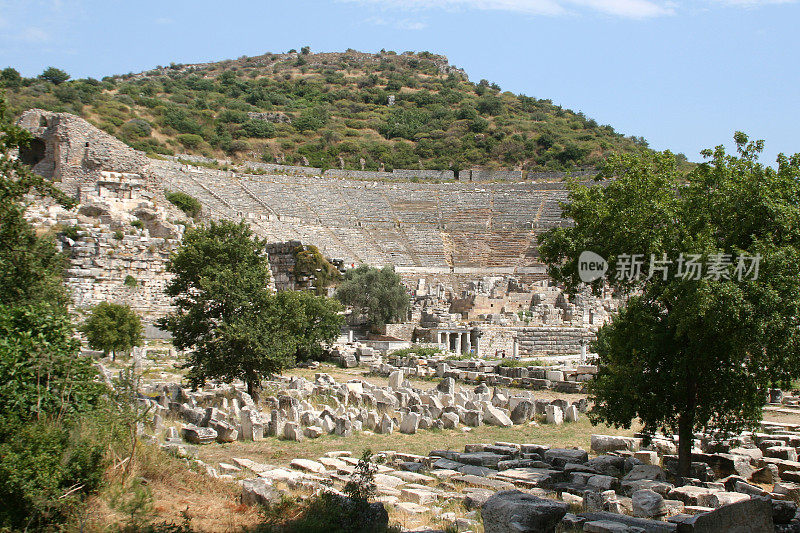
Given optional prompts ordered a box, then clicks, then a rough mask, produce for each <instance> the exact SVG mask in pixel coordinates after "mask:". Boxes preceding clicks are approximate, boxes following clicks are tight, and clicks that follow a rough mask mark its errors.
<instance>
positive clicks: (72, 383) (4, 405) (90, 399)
mask: <svg viewBox="0 0 800 533" xmlns="http://www.w3.org/2000/svg"><path fill="white" fill-rule="evenodd" d="M73 334H74V330H73V328H72V323H71V322H70V320H69V316H67V314H66V313H64V312H63V311H62V310H60V309H58V308H55V307H53V306H51V305H49V304H46V303H41V304H37V305H30V306H18V307H8V306H0V441H2V439H3V435H2V434H3V426H4V425H5V424H10V423H16V422H25V421H29V420H32V419H35V418H39V417H46V416H47V414H48V413H53V414H58V413H61V414H62V416H68V415H72V414H74V413H80V412H85V411H88V410H91V409H93V408H94V407H95V406H96V405H97V404H98V403H99V401H100V398H101V396H102V394H103V393H104V391H105V387H104V386H103V385H102V384H100V383H97V382H95V381H94V380H95V378H96V376H97V371H96V370H95V369H94V367H93V366H92V361H91V360H90V359H89V358H86V357H81V356H80V355H79V353H80V352H79V348H80V342H79V341H78V340H77V339H75V338H74V337H73ZM0 480H2V478H0Z"/></svg>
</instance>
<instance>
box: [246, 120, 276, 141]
mask: <svg viewBox="0 0 800 533" xmlns="http://www.w3.org/2000/svg"><path fill="white" fill-rule="evenodd" d="M239 131H240V132H241V133H242V136H243V137H257V138H259V139H269V138H272V137H275V125H274V124H272V123H271V122H267V121H266V120H248V121H247V122H245V123H244V124H242V127H241V129H240V130H239Z"/></svg>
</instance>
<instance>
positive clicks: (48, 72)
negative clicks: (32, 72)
mask: <svg viewBox="0 0 800 533" xmlns="http://www.w3.org/2000/svg"><path fill="white" fill-rule="evenodd" d="M39 77H40V78H41V79H43V80H45V81H49V82H52V83H54V84H56V85H58V84H60V83H64V82H65V81H67V80H68V79H69V78H70V75H69V74H67V73H66V72H64V71H63V70H61V69H60V68H56V67H47V68H46V69H45V71H44V72H42V73H41V74H39Z"/></svg>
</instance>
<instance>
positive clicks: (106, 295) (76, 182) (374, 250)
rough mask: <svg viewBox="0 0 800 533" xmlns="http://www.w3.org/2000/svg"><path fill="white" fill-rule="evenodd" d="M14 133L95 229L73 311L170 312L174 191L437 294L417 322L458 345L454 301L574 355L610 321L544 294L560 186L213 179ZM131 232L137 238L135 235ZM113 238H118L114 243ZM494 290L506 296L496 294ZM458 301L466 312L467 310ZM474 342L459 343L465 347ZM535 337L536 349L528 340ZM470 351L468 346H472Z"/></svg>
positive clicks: (255, 168) (59, 135) (107, 144)
mask: <svg viewBox="0 0 800 533" xmlns="http://www.w3.org/2000/svg"><path fill="white" fill-rule="evenodd" d="M19 123H20V124H21V125H22V126H23V127H24V128H26V129H28V130H29V131H31V132H32V133H33V135H34V137H35V141H34V143H32V144H31V146H30V147H29V148H28V149H27V150H24V151H23V152H22V153H21V154H20V157H21V158H22V159H23V160H25V161H26V162H28V163H29V164H31V165H32V166H33V167H34V169H35V170H36V171H37V172H39V173H40V174H42V175H44V176H46V177H48V178H50V179H52V180H54V181H55V182H57V183H59V186H60V187H61V188H62V189H63V190H64V191H66V192H67V193H69V194H71V195H74V196H75V197H76V198H78V199H79V201H80V204H81V207H80V208H79V211H78V213H79V215H84V216H86V215H89V216H90V217H92V216H93V217H94V218H92V219H91V220H90V221H95V223H92V224H86V222H87V220H84V224H83V226H84V227H87V233H88V234H90V235H88V236H87V237H86V238H85V239H84V240H82V241H81V242H77V243H72V244H69V245H68V247H69V250H68V251H69V255H70V257H71V259H72V268H71V269H70V270H69V271H68V275H67V283H68V284H69V285H70V286H71V287H72V289H73V292H74V295H75V301H76V304H77V305H78V306H79V307H88V306H90V305H93V303H95V302H96V301H98V300H102V299H111V300H123V301H127V302H131V304H132V305H133V306H134V308H136V309H137V310H138V311H139V312H140V313H141V314H142V315H143V316H144V317H145V319H146V320H148V321H150V319H151V318H153V317H155V316H158V315H160V314H163V311H164V310H165V309H167V308H168V307H169V302H167V301H165V298H164V296H163V293H162V291H163V286H164V283H165V280H166V274H165V272H164V264H165V261H166V258H167V257H168V256H169V252H170V251H171V250H172V249H174V246H176V245H177V243H178V242H179V239H180V233H181V231H182V226H181V224H180V221H181V219H185V215H184V214H183V213H182V212H180V211H178V210H177V209H176V208H175V207H174V206H172V205H171V204H169V202H167V201H166V199H165V197H164V194H165V191H182V192H185V193H187V194H190V195H191V196H193V197H195V198H197V199H198V200H200V202H201V203H202V212H203V216H205V217H208V218H228V219H234V220H240V219H243V220H247V221H248V222H249V223H250V224H251V226H252V227H253V228H254V230H255V231H256V232H257V233H258V234H260V235H261V236H263V237H264V238H266V239H267V241H268V242H270V243H281V242H286V241H299V242H301V243H303V244H313V245H315V246H317V247H318V248H319V249H320V250H321V251H322V252H323V253H324V254H325V255H326V256H327V257H329V258H331V259H340V260H342V261H343V263H344V264H345V265H347V266H350V265H357V264H361V263H366V264H369V265H374V266H382V265H393V266H394V267H395V269H396V270H397V271H398V272H399V273H401V275H402V276H403V277H404V279H405V280H406V281H407V282H408V284H409V288H410V289H411V290H412V291H414V292H415V296H425V295H426V294H427V293H426V292H425V291H424V290H422V287H427V288H429V290H430V289H432V288H434V287H436V289H435V290H436V296H437V297H439V298H440V299H441V301H439V302H438V303H437V304H436V305H437V306H439V309H437V312H436V313H434V312H433V311H434V310H433V309H432V308H431V309H426V311H427V312H428V313H427V315H426V316H428V317H431V316H434V315H435V316H438V317H439V318H440V321H442V322H447V323H449V326H448V327H450V330H452V331H453V332H455V331H457V330H458V329H457V326H458V324H455V322H458V317H457V316H456V315H452V314H451V315H450V316H449V317H448V316H447V315H448V311H451V310H450V309H447V308H441V307H442V306H449V305H450V303H451V302H452V301H453V300H454V299H459V302H460V304H459V305H460V308H459V309H460V312H461V314H462V316H461V317H462V318H464V319H467V318H470V319H474V318H477V315H476V313H472V314H470V313H469V311H470V309H472V308H473V307H475V306H476V305H477V304H476V303H475V301H476V298H478V299H480V297H483V300H481V301H483V302H484V307H485V308H486V309H485V310H484V311H483V314H481V315H480V316H481V317H485V316H489V315H492V314H494V313H505V314H506V315H512V316H511V318H512V319H513V314H514V313H516V312H517V311H518V310H522V311H528V310H529V309H532V310H535V309H534V308H536V306H537V305H538V309H539V311H538V312H537V313H538V314H536V313H534V315H535V316H534V317H533V321H532V322H531V321H530V320H528V321H526V322H525V323H524V324H522V323H520V324H511V326H516V327H520V328H521V327H522V326H531V327H533V326H557V327H568V328H573V329H574V330H575V332H574V333H570V338H571V339H572V342H568V343H566V344H565V346H566V348H563V349H566V350H569V351H576V350H578V349H579V344H580V341H581V339H583V338H584V337H586V335H589V334H591V331H590V330H592V329H594V328H595V327H596V326H597V325H599V323H601V322H602V318H600V317H604V316H606V315H607V312H606V311H607V310H608V309H607V307H608V306H607V302H606V303H604V302H602V301H596V300H591V299H584V300H583V302H582V303H578V304H574V303H569V302H567V301H566V300H565V299H564V298H563V295H561V294H560V293H559V292H558V291H557V290H554V289H553V288H551V287H548V281H547V277H546V273H545V268H544V266H543V265H542V264H541V263H540V262H539V258H538V254H537V241H536V238H537V235H539V234H540V233H541V232H543V231H545V230H547V229H548V228H551V227H553V226H555V225H558V224H563V223H564V222H563V221H562V219H561V217H560V214H561V213H560V208H559V203H560V202H562V201H563V200H565V199H566V197H567V191H566V189H565V187H564V184H563V183H562V182H558V181H535V180H519V181H515V180H514V177H515V174H514V173H512V172H498V173H497V174H496V175H494V178H497V179H493V175H492V173H488V172H478V171H473V172H468V173H462V177H463V176H464V175H466V176H468V177H469V178H470V180H471V181H459V180H455V179H453V177H452V173H441V172H431V171H413V170H409V171H402V172H399V173H398V172H394V173H378V172H358V171H342V170H335V171H327V172H322V171H321V170H320V169H312V168H305V167H282V166H278V165H268V164H263V163H242V164H238V165H232V164H231V165H228V164H224V165H221V166H222V168H225V170H221V169H219V168H210V167H211V166H217V167H219V166H220V165H209V164H208V161H197V159H202V158H194V162H191V161H187V160H186V159H184V158H177V157H176V158H170V159H166V160H161V159H152V158H148V157H146V156H145V155H144V154H142V153H140V152H136V151H134V150H132V149H131V148H129V147H128V146H126V145H125V144H123V143H122V142H120V141H119V140H117V139H116V138H114V137H111V136H110V135H108V134H106V133H104V132H102V131H100V130H98V129H97V128H95V127H93V126H92V125H90V124H89V123H87V122H86V121H84V120H82V119H80V118H78V117H76V116H73V115H69V114H63V113H52V112H47V111H42V110H36V109H33V110H29V111H27V112H25V113H24V114H23V116H22V117H21V119H20V121H19ZM398 176H401V177H402V178H403V179H402V180H401V179H398V178H397V177H398ZM516 176H517V177H518V178H521V174H520V173H517V174H516ZM409 178H411V179H409ZM473 179H475V180H477V179H480V181H472V180H473ZM48 213H49V214H48ZM48 217H49V219H48ZM59 217H60V219H59ZM134 219H139V221H140V222H143V224H144V228H143V229H142V230H141V231H138V232H135V231H134V232H133V234H131V233H132V230H131V224H130V222H131V221H134ZM39 220H40V222H48V223H50V224H54V223H62V224H63V223H72V222H76V221H77V220H78V219H76V218H75V215H74V214H63V213H62V214H60V215H58V216H56V217H55V218H53V216H52V212H40V213H39ZM90 221H89V222H90ZM135 225H139V224H138V223H137V224H135ZM120 230H124V231H125V233H126V235H125V236H124V238H122V239H117V241H115V240H114V238H113V235H115V234H116V235H117V236H119V235H118V232H119V231H120ZM115 232H116V233H115ZM129 276H133V277H134V278H136V280H137V281H138V283H137V284H136V290H135V291H133V290H132V289H131V287H130V285H126V284H125V283H123V282H124V281H125V280H126V279H128V277H129ZM498 279H502V280H504V281H503V283H500V285H498V283H497V280H498ZM423 280H424V281H423ZM487 280H494V281H491V282H490V281H487ZM498 286H502V287H503V289H502V291H500V292H502V294H498V290H499V289H497V287H498ZM514 287H516V288H514ZM520 287H522V288H520ZM514 291H518V293H517V294H515V295H512V294H511V293H512V292H514ZM537 292H538V293H539V294H538V296H537V295H536V294H535V293H537ZM445 295H446V296H445ZM465 298H467V299H469V298H472V300H469V302H468V305H466V307H465V306H464V305H463V304H464V301H465V300H464V299H465ZM495 304H497V305H496V307H495ZM512 304H513V305H512ZM424 305H427V304H424ZM434 307H435V306H434ZM604 308H605V309H604ZM420 316H421V314H420ZM442 317H445V318H442ZM598 318H600V319H599V320H598ZM434 325H435V324H434ZM504 325H505V326H508V325H509V324H504ZM462 326H463V324H462ZM459 327H461V326H459ZM487 327H488V326H487ZM412 330H413V328H412ZM458 331H460V330H458ZM474 331H475V329H474V328H473V329H468V330H464V331H463V333H467V334H468V335H467V336H466V337H465V339H466V338H470V337H469V335H473V334H474ZM521 331H522V330H521ZM564 331H565V330H563V329H562V330H559V331H557V332H554V333H553V335H554V336H553V339H556V338H558V339H559V343H562V344H563V334H564ZM442 332H444V330H443V329H442V328H440V331H435V332H434V333H432V334H431V335H436V336H437V337H435V338H434V339H433V341H434V342H436V341H437V340H438V339H440V338H442V337H438V335H439V334H440V333H442ZM532 335H533V336H536V337H537V339H539V340H541V339H542V338H543V339H544V341H542V342H538V341H537V342H534V341H533V340H532V339H531V338H527V337H531V336H532ZM495 336H496V335H492V338H494V337H495ZM496 337H497V338H498V339H500V338H501V337H503V336H502V335H500V336H496ZM506 337H507V338H506V341H505V342H504V343H499V344H496V345H492V344H491V343H489V345H488V346H487V345H485V346H484V347H485V348H492V349H495V350H499V349H503V350H505V349H508V350H509V352H510V351H511V350H512V344H513V343H512V342H511V341H510V340H509V338H508V336H506ZM523 337H526V339H524V340H521V341H520V343H521V344H524V345H528V346H534V345H545V346H548V345H552V344H554V343H555V341H553V342H550V341H548V340H547V338H548V334H546V333H543V332H542V331H541V328H539V329H538V330H537V331H536V332H535V333H532V332H530V331H529V332H528V333H527V334H524V335H523ZM474 340H475V343H474V344H470V343H467V342H466V341H465V344H464V346H470V345H471V346H474V345H475V344H476V343H477V339H474ZM454 342H455V341H454ZM498 342H499V341H498Z"/></svg>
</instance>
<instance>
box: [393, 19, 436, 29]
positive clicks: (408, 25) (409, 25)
mask: <svg viewBox="0 0 800 533" xmlns="http://www.w3.org/2000/svg"><path fill="white" fill-rule="evenodd" d="M395 27H396V28H398V29H401V30H408V31H419V30H424V29H425V28H427V27H428V25H427V24H425V23H424V22H421V21H418V20H407V19H406V20H399V21H397V22H396V23H395Z"/></svg>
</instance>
